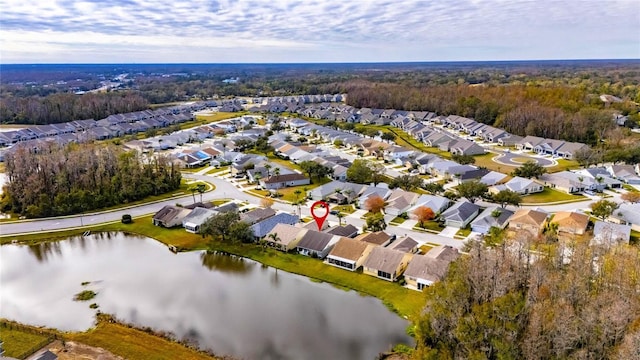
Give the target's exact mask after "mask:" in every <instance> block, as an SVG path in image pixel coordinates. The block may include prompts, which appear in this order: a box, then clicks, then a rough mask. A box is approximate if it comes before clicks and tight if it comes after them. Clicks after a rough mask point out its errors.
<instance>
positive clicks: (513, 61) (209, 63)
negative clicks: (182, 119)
mask: <svg viewBox="0 0 640 360" xmlns="http://www.w3.org/2000/svg"><path fill="white" fill-rule="evenodd" d="M568 61H576V62H587V61H599V62H602V61H625V62H640V58H586V59H585V58H583V59H519V60H513V59H511V60H419V61H414V60H411V61H344V62H341V61H325V62H311V61H301V62H95V63H87V62H77V63H76V62H46V63H35V62H34V63H29V62H24V63H21V62H15V63H12V62H10V63H0V67H2V66H7V65H349V64H353V65H359V64H446V63H525V62H568Z"/></svg>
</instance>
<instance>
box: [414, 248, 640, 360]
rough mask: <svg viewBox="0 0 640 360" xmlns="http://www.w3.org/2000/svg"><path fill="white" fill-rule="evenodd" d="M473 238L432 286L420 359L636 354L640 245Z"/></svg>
mask: <svg viewBox="0 0 640 360" xmlns="http://www.w3.org/2000/svg"><path fill="white" fill-rule="evenodd" d="M530 246H531V239H530V237H528V236H524V237H520V238H519V239H517V240H515V241H513V242H509V243H505V244H503V245H499V246H497V247H495V248H493V249H491V248H487V247H484V246H483V245H481V244H475V245H473V247H474V248H473V249H472V250H471V252H470V255H469V256H466V257H462V258H461V259H460V260H458V261H457V262H456V263H454V264H452V266H451V267H450V270H449V273H448V275H447V277H446V278H445V280H444V281H442V282H439V283H436V284H435V285H433V286H431V287H429V288H428V289H427V290H426V293H427V294H426V298H427V304H426V307H425V309H424V311H423V313H422V315H421V316H420V319H419V320H418V322H417V326H416V335H417V341H418V348H417V350H416V351H415V353H414V358H415V359H635V358H638V356H640V347H638V344H639V343H640V297H639V296H638V289H639V286H640V282H639V279H640V277H639V275H640V251H639V250H638V248H637V247H632V246H628V245H619V246H616V247H613V248H610V249H606V248H594V247H590V246H588V245H586V243H585V242H583V241H582V242H576V243H574V244H566V245H565V246H564V247H563V246H562V245H558V246H555V247H553V248H552V250H550V251H549V254H542V255H534V254H533V253H531V252H530V251H529V249H530Z"/></svg>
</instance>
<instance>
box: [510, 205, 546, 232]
mask: <svg viewBox="0 0 640 360" xmlns="http://www.w3.org/2000/svg"><path fill="white" fill-rule="evenodd" d="M546 223H547V214H546V213H544V212H541V211H536V210H524V209H522V210H518V211H516V212H515V214H513V216H511V219H509V230H513V231H519V230H526V231H528V232H530V233H532V234H534V235H537V234H540V233H542V230H543V229H544V226H545V224H546Z"/></svg>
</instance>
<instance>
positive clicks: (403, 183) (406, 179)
mask: <svg viewBox="0 0 640 360" xmlns="http://www.w3.org/2000/svg"><path fill="white" fill-rule="evenodd" d="M422 184H423V181H422V178H421V177H419V176H413V175H401V176H398V177H396V178H394V179H392V180H391V181H390V182H389V189H395V188H401V189H402V190H405V191H413V190H415V189H417V188H419V187H421V186H422Z"/></svg>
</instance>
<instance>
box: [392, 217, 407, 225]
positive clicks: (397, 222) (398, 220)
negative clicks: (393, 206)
mask: <svg viewBox="0 0 640 360" xmlns="http://www.w3.org/2000/svg"><path fill="white" fill-rule="evenodd" d="M406 220H407V219H405V218H403V217H402V216H396V217H394V218H393V220H391V221H390V222H389V223H390V224H394V225H400V224H402V223H403V222H405V221H406Z"/></svg>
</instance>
